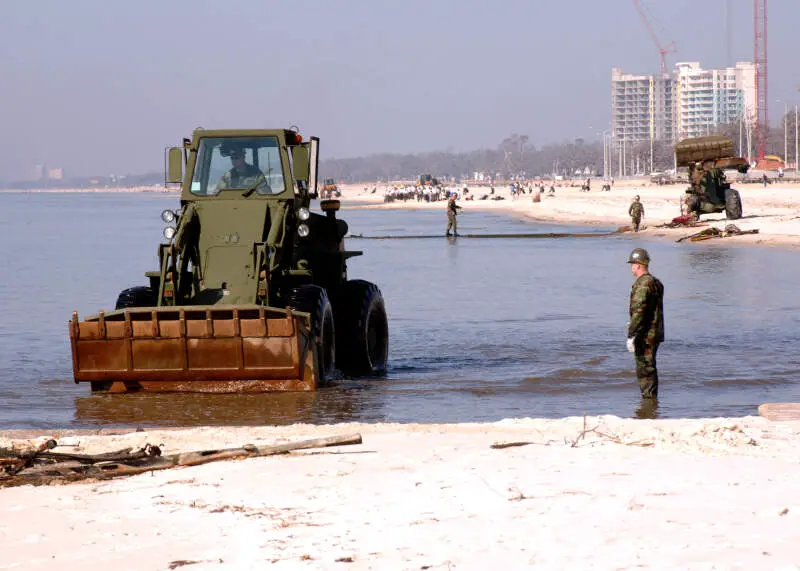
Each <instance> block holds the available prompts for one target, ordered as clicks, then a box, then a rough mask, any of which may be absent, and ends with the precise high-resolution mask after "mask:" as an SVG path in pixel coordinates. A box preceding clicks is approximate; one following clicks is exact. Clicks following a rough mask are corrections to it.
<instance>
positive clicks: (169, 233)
mask: <svg viewBox="0 0 800 571" xmlns="http://www.w3.org/2000/svg"><path fill="white" fill-rule="evenodd" d="M175 232H176V230H175V228H174V227H172V226H167V227H166V228H164V238H166V239H167V240H172V239H173V238H174V237H175Z"/></svg>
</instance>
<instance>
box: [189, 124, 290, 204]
mask: <svg viewBox="0 0 800 571" xmlns="http://www.w3.org/2000/svg"><path fill="white" fill-rule="evenodd" d="M193 154H194V155H195V161H194V165H193V169H192V177H191V180H189V181H188V191H189V194H190V195H191V196H192V197H204V196H217V195H218V194H220V193H221V192H225V191H228V190H239V191H242V190H243V191H250V192H255V194H257V195H260V196H270V195H271V196H277V195H281V194H283V193H285V192H286V190H287V184H286V179H285V176H284V171H285V165H284V157H283V156H282V153H281V145H280V141H279V140H278V137H276V136H261V137H203V138H201V139H200V140H199V142H198V145H197V147H196V150H195V151H194V152H193Z"/></svg>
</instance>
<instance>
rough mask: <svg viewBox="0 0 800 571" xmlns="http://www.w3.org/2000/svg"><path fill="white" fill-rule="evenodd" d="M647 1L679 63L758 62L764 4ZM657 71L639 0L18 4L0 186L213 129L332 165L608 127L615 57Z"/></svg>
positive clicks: (0, 53)
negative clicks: (255, 134) (280, 137)
mask: <svg viewBox="0 0 800 571" xmlns="http://www.w3.org/2000/svg"><path fill="white" fill-rule="evenodd" d="M641 2H642V3H643V4H645V5H646V7H647V10H648V13H649V14H650V15H651V16H652V17H653V19H654V27H655V30H656V32H657V34H658V35H659V36H660V39H661V40H662V43H664V44H666V43H668V42H669V41H674V42H675V44H676V47H677V49H678V52H677V53H675V54H670V55H669V56H668V60H667V61H668V64H669V65H670V66H671V65H672V64H674V63H675V62H676V61H699V62H700V63H701V65H702V66H703V67H709V68H711V67H722V66H725V65H727V64H732V63H734V62H735V61H751V60H752V57H753V2H752V0H641ZM728 6H730V11H728ZM769 18H770V20H769V30H768V39H769V44H768V54H769V85H768V92H769V101H770V103H769V105H770V117H771V120H772V121H774V122H777V121H778V120H779V117H780V116H781V114H782V112H783V108H784V105H790V106H793V105H795V104H796V103H800V92H798V91H797V88H798V86H800V69H799V67H800V66H798V58H797V53H798V51H797V45H796V39H795V35H794V34H793V32H794V30H795V29H796V22H797V21H798V20H799V19H800V1H798V0H769ZM726 30H730V33H729V34H728V33H726ZM658 65H659V54H658V50H657V48H656V46H655V45H654V44H653V42H652V40H651V38H650V36H649V34H648V32H647V29H646V28H645V26H644V24H643V23H642V20H641V18H640V15H639V13H638V12H637V10H636V8H635V6H634V3H633V0H549V1H545V0H491V1H489V0H402V1H397V0H395V1H392V0H298V1H287V0H281V1H274V0H214V1H207V0H171V1H169V2H163V1H160V0H137V1H136V2H117V1H113V2H112V1H108V0H70V1H69V2H65V1H63V0H37V1H24V2H23V1H12V0H7V1H4V2H2V3H0V77H2V80H3V81H2V85H3V87H2V91H0V94H1V95H0V97H1V98H2V99H0V101H2V105H0V129H1V130H2V136H3V141H4V144H3V147H2V152H0V180H6V181H10V180H20V179H29V178H32V176H33V170H34V165H36V164H39V163H44V164H46V165H47V166H48V167H51V168H52V167H59V166H60V167H63V168H64V169H65V174H66V175H67V176H93V175H107V174H142V173H149V172H158V171H161V170H162V169H163V152H164V151H163V150H164V148H165V147H167V146H171V145H176V144H179V142H180V140H181V138H182V137H184V136H190V135H191V131H192V130H193V129H194V128H196V127H198V126H202V127H204V128H208V129H210V128H240V127H241V128H259V127H261V128H281V127H288V126H290V125H297V126H299V127H300V130H301V132H302V133H303V134H305V135H307V136H310V135H315V136H318V137H320V139H321V143H320V154H321V158H322V159H326V158H344V157H356V156H364V155H371V154H376V153H383V152H391V153H416V152H425V151H433V150H450V151H468V150H474V149H480V148H495V147H496V146H497V145H498V144H499V143H500V141H501V140H502V139H504V138H505V137H507V136H508V135H510V134H512V133H520V134H525V135H528V136H529V137H530V141H531V143H533V144H535V145H543V144H547V143H553V142H561V141H565V140H572V139H575V138H578V137H581V138H584V139H586V140H593V139H597V140H599V138H600V134H601V132H602V131H603V130H604V129H608V128H609V127H610V109H611V68H612V67H620V68H622V69H623V70H625V71H626V72H629V73H653V72H656V71H657V70H658Z"/></svg>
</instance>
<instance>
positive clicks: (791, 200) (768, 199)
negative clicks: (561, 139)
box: [341, 183, 800, 248]
mask: <svg viewBox="0 0 800 571" xmlns="http://www.w3.org/2000/svg"><path fill="white" fill-rule="evenodd" d="M459 188H460V189H463V186H460V187H459ZM468 188H469V189H470V194H472V195H477V196H481V195H482V194H486V193H488V189H486V188H485V187H468ZM734 188H737V190H739V192H740V193H741V195H742V203H743V217H742V218H741V219H739V220H726V218H725V214H724V213H719V214H704V215H703V216H701V218H700V221H699V223H697V224H695V225H693V226H684V227H678V228H665V227H659V226H661V225H662V224H666V223H668V222H670V221H671V220H672V219H673V218H675V217H677V216H680V205H679V201H680V197H681V196H682V194H683V192H684V190H685V187H684V186H679V185H669V186H663V187H658V186H646V185H645V186H642V185H637V184H629V183H628V184H623V185H619V186H617V185H615V187H614V188H613V189H612V190H611V191H610V192H601V191H599V190H598V189H593V190H591V191H590V192H588V193H586V192H581V191H580V190H579V189H578V188H569V187H557V188H556V193H555V195H553V196H550V195H548V194H547V193H545V194H544V195H542V196H541V202H539V203H534V202H533V201H532V195H530V194H525V195H522V196H521V197H519V198H516V199H512V198H511V196H510V193H509V192H508V188H507V187H505V188H503V187H499V186H498V187H496V195H499V196H503V197H504V200H501V201H489V200H485V201H484V200H463V199H461V198H460V197H459V200H458V204H459V206H462V207H463V208H464V210H462V213H463V212H464V211H465V210H468V209H475V210H480V211H485V212H497V213H503V214H507V215H510V216H513V217H514V218H517V219H522V220H530V221H534V222H547V223H560V224H571V225H580V226H584V227H588V228H592V227H597V226H607V227H615V228H618V229H622V228H625V227H629V226H630V218H629V217H628V216H627V210H628V206H629V205H630V203H631V201H632V200H633V197H634V196H635V195H639V196H640V197H641V202H642V204H643V205H644V206H645V216H644V218H643V220H642V228H641V229H640V231H639V232H638V233H636V234H634V233H633V232H630V231H628V232H621V233H622V234H630V235H631V236H637V237H639V236H640V237H642V238H651V237H652V238H667V239H672V240H673V241H675V240H677V239H678V238H681V237H684V236H688V235H690V234H694V233H696V232H699V231H700V230H703V229H706V228H716V229H718V230H721V231H722V230H724V229H725V226H726V225H728V224H734V225H735V226H737V227H738V228H739V229H740V230H742V231H751V230H758V233H757V234H746V235H739V236H731V237H728V238H723V239H712V240H705V241H704V243H705V244H708V243H723V244H730V243H737V244H755V245H765V246H783V247H790V248H795V247H798V246H800V185H797V186H795V185H789V184H781V185H780V186H778V187H773V188H767V189H762V188H761V187H757V188H756V187H755V185H742V186H740V187H736V186H735V185H734ZM459 192H460V190H459ZM341 200H342V208H343V209H349V208H369V209H396V210H423V209H424V210H430V209H433V210H437V209H438V210H441V211H442V213H443V214H442V218H443V219H444V209H445V203H444V201H438V202H432V203H425V202H416V201H408V202H392V203H384V202H383V195H382V194H378V193H376V194H375V195H364V194H363V192H362V189H360V188H356V185H345V186H344V187H342V197H341Z"/></svg>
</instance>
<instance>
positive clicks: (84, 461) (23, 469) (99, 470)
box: [0, 434, 361, 488]
mask: <svg viewBox="0 0 800 571" xmlns="http://www.w3.org/2000/svg"><path fill="white" fill-rule="evenodd" d="M349 444H361V435H360V434H349V435H343V436H329V437H324V438H312V439H309V440H298V441H295V442H288V443H282V444H273V445H270V446H255V445H253V444H245V445H243V446H242V447H240V448H224V449H220V450H199V451H194V452H179V453H176V454H168V455H163V454H162V453H161V449H160V448H159V447H158V446H155V445H152V444H145V445H144V446H143V447H142V448H140V449H137V450H134V449H133V448H123V449H121V450H114V451H110V452H104V453H102V454H77V453H72V452H54V451H53V449H54V448H56V447H58V446H59V443H58V441H56V440H55V439H54V438H49V437H42V438H37V439H34V440H17V441H13V440H12V441H9V442H7V443H4V444H3V445H1V446H0V488H3V487H10V486H21V485H26V484H33V485H43V484H54V483H56V484H58V483H66V482H74V481H78V480H86V479H90V478H91V479H97V480H105V479H110V478H116V477H119V476H131V475H134V474H142V473H144V472H150V471H153V470H164V469H167V468H175V467H179V466H197V465H199V464H207V463H209V462H216V461H219V460H230V459H234V458H254V457H257V456H273V455H276V454H287V453H289V452H292V451H294V450H304V449H308V448H323V447H326V446H344V445H349Z"/></svg>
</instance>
